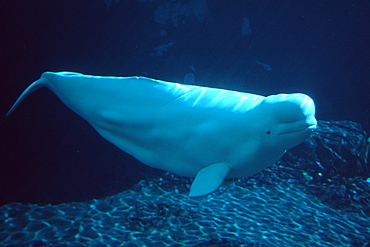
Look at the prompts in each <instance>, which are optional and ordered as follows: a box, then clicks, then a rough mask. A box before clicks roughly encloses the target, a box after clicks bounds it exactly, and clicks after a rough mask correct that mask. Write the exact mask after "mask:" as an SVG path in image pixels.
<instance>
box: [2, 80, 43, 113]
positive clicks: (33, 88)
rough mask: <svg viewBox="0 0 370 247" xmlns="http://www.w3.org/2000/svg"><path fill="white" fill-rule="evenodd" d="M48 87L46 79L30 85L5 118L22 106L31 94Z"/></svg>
mask: <svg viewBox="0 0 370 247" xmlns="http://www.w3.org/2000/svg"><path fill="white" fill-rule="evenodd" d="M45 85H46V80H45V79H44V78H42V77H41V78H40V79H38V80H37V81H35V82H34V83H32V84H31V85H29V86H28V87H27V88H26V90H24V91H23V93H22V94H21V95H20V96H19V97H18V99H17V100H16V101H15V103H14V104H13V106H12V107H11V108H10V110H9V111H8V112H7V113H6V115H5V117H8V116H9V115H10V114H12V112H13V111H14V110H15V109H16V108H17V107H18V106H19V105H20V103H21V102H22V101H23V100H24V99H25V98H26V97H27V96H28V95H30V94H31V93H33V92H34V91H36V90H37V89H39V88H42V87H44V86H45Z"/></svg>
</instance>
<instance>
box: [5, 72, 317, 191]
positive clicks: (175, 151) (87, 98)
mask: <svg viewBox="0 0 370 247" xmlns="http://www.w3.org/2000/svg"><path fill="white" fill-rule="evenodd" d="M41 87H46V88H48V89H50V90H51V91H52V92H54V93H55V94H56V95H57V96H58V98H59V99H60V100H61V101H63V103H64V104H65V105H66V106H67V107H69V108H70V109H71V110H72V111H74V112H75V113H77V114H78V115H80V116H81V117H82V118H84V119H85V120H86V121H87V122H89V123H90V124H91V125H92V126H93V127H94V129H95V130H96V131H97V132H98V133H99V134H100V135H101V136H102V137H103V138H105V139H106V140H108V141H109V142H111V143H112V144H114V145H115V146H117V147H118V148H120V149H121V150H123V151H124V152H126V153H128V154H130V155H132V156H133V157H135V158H136V159H137V160H139V161H140V162H142V163H144V164H146V165H148V166H151V167H154V168H158V169H162V170H165V171H168V172H172V173H175V174H178V175H181V176H186V177H192V178H194V180H193V182H192V184H191V186H190V193H189V195H188V196H190V197H199V196H205V195H208V194H211V193H213V192H214V191H216V190H217V189H218V188H219V187H220V186H221V185H222V183H223V181H224V180H225V179H226V178H241V177H247V176H250V175H253V174H255V173H258V172H260V171H262V170H263V169H265V168H266V167H267V166H269V165H272V164H274V163H275V162H277V161H278V160H279V159H280V158H281V157H282V156H283V154H284V153H285V152H286V150H287V149H290V148H293V147H295V146H297V145H298V144H300V143H302V142H303V141H304V140H305V139H306V138H307V137H309V136H310V134H311V133H312V131H313V130H314V129H315V128H316V125H317V121H316V119H315V105H314V102H313V100H312V99H311V98H310V97H309V96H307V95H305V94H302V93H291V94H284V93H281V94H276V95H270V96H261V95H256V94H251V93H243V92H237V91H231V90H224V89H218V88H210V87H201V86H195V85H184V84H179V83H173V82H166V81H161V80H155V79H150V78H146V77H140V76H131V77H113V76H93V75H84V74H80V73H75V72H45V73H43V74H42V76H41V77H40V79H38V80H36V81H35V82H33V83H32V84H31V85H30V86H29V87H28V88H27V89H26V90H25V91H24V92H23V93H22V94H21V95H20V96H19V98H18V99H17V100H16V102H15V103H14V105H13V106H12V107H11V108H10V110H9V111H8V113H7V114H6V116H9V115H10V114H11V113H12V112H13V111H14V110H15V109H16V108H17V107H18V105H19V104H20V103H21V102H22V101H23V100H24V99H25V98H26V97H27V96H28V95H29V94H31V93H32V92H33V91H35V90H37V89H39V88H41Z"/></svg>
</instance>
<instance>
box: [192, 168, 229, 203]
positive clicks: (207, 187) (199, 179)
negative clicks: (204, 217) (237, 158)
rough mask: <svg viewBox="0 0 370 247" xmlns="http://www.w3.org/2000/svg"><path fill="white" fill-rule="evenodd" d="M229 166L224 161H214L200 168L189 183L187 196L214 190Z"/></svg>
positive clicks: (219, 184) (200, 194)
mask: <svg viewBox="0 0 370 247" xmlns="http://www.w3.org/2000/svg"><path fill="white" fill-rule="evenodd" d="M230 170H231V169H230V167H229V165H228V164H227V163H225V162H219V163H214V164H212V165H209V166H206V167H204V168H203V169H201V170H200V171H199V172H198V174H197V176H196V177H195V179H194V181H193V183H192V184H191V188H190V193H189V197H198V196H205V195H208V194H211V193H212V192H214V191H216V190H217V189H218V188H219V187H220V186H221V184H222V183H223V181H224V180H225V178H226V176H227V174H228V173H229V172H230Z"/></svg>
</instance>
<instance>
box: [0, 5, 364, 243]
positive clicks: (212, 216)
mask: <svg viewBox="0 0 370 247" xmlns="http://www.w3.org/2000/svg"><path fill="white" fill-rule="evenodd" d="M369 11H370V6H369V4H368V3H367V1H360V0H358V1H352V0H342V1H335V3H334V2H333V1H329V0H324V1H287V2H280V1H273V0H271V1H254V0H251V1H236V0H235V1H228V0H223V1H222V0H221V1H210V0H175V1H170V0H157V1H156V0H152V1H149V0H147V1H146V0H121V1H118V0H112V1H109V0H105V1H104V0H91V1H89V2H88V3H87V2H86V1H82V0H73V1H72V0H67V1H60V2H55V1H46V0H41V1H27V2H25V1H21V0H15V1H7V2H5V3H2V7H1V9H0V16H1V17H0V18H1V22H0V30H1V33H2V38H1V40H0V51H1V54H2V55H1V59H0V61H1V68H2V69H1V71H0V75H1V81H2V83H1V89H0V98H1V104H0V109H1V112H2V114H3V115H5V113H6V112H7V110H8V109H9V108H10V106H11V104H12V103H13V102H14V100H15V99H16V97H17V96H18V95H19V94H20V92H21V91H22V90H23V89H24V88H25V87H26V86H27V85H29V84H30V83H31V82H33V81H34V80H36V79H37V78H39V76H40V75H41V73H42V72H45V71H77V72H81V73H85V74H95V75H116V76H130V75H142V76H147V77H152V78H156V79H161V80H167V81H175V82H180V83H183V82H185V83H188V84H194V85H200V86H211V87H219V88H225V89H232V90H237V91H243V92H250V93H255V94H260V95H269V94H276V93H280V92H285V93H291V92H302V93H305V94H308V95H309V96H311V97H312V98H313V99H314V101H315V104H316V108H317V114H316V118H317V119H319V120H325V121H328V122H325V121H321V122H320V128H319V129H318V130H317V131H316V132H315V134H314V135H313V136H312V138H310V139H309V140H307V141H306V142H305V143H304V144H302V145H300V146H299V147H297V148H295V149H293V150H290V151H288V153H287V154H286V155H285V156H284V157H283V159H282V160H281V161H280V162H278V163H277V164H275V165H274V166H272V167H270V168H268V169H267V170H266V171H264V172H262V173H259V174H256V175H255V176H253V177H251V178H245V179H241V180H229V181H226V182H225V185H224V186H223V187H222V189H221V190H220V191H218V192H216V193H214V194H212V195H210V196H207V197H205V198H201V199H189V198H187V197H186V194H187V192H188V189H189V188H188V187H189V184H190V182H191V180H190V179H185V178H182V177H176V176H173V175H171V174H166V173H164V172H162V171H158V170H155V169H152V168H149V167H146V166H144V165H143V164H141V163H140V162H138V161H137V160H135V159H134V158H132V157H130V156H129V155H127V154H125V153H123V152H122V151H120V150H118V149H117V148H115V147H114V146H112V145H111V144H109V143H107V142H106V141H104V140H103V139H102V138H101V137H100V136H99V135H98V134H97V133H95V131H94V130H93V129H92V128H91V127H90V126H89V125H88V124H87V123H86V122H85V121H84V120H82V119H80V118H79V117H78V116H76V115H75V114H74V113H72V112H71V111H70V110H69V109H68V108H66V107H65V106H64V105H63V104H62V103H61V102H60V101H59V99H57V98H56V97H55V96H54V95H53V94H52V93H51V92H49V91H47V90H39V91H37V92H35V93H34V94H32V95H31V96H30V97H29V98H28V99H27V100H25V101H24V103H22V105H21V106H20V107H19V108H18V109H17V111H16V112H15V113H14V114H13V115H12V116H11V117H9V118H7V119H3V120H2V121H1V122H0V135H1V136H0V145H1V146H0V188H1V190H0V204H1V205H2V206H1V207H0V243H1V245H5V246H6V245H16V246H45V245H52V244H53V245H54V246H60V245H63V244H66V245H73V246H78V244H80V245H81V246H91V245H97V246H104V245H111V246H115V245H119V244H122V245H123V246H161V245H163V246H164V245H168V246H176V244H177V245H178V246H184V245H185V246H186V245H187V246H366V244H368V245H369V243H370V230H369V229H370V227H369V226H370V222H369V221H370V220H369V215H370V211H369V210H370V209H369V205H370V201H369V200H370V199H369V198H370V183H369V182H370V180H369V178H370V168H369V162H368V159H369V158H368V156H369V142H368V134H366V132H367V133H369V131H370V112H369V107H368V106H369V105H370V98H369V95H370V87H369V78H370V72H369V69H368V68H369V67H370V61H369V57H370V54H369V51H370V50H369V38H370V32H369V28H368V23H370V17H369V14H368V13H369ZM344 120H346V121H344ZM349 121H351V122H349Z"/></svg>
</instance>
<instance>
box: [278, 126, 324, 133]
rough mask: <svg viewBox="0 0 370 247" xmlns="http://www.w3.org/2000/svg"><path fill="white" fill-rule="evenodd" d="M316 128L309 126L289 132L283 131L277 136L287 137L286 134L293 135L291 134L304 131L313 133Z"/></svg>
mask: <svg viewBox="0 0 370 247" xmlns="http://www.w3.org/2000/svg"><path fill="white" fill-rule="evenodd" d="M316 128H317V125H316V124H311V125H309V126H307V127H304V128H299V129H296V130H290V131H284V132H282V133H279V134H278V135H287V134H293V133H299V132H304V131H311V132H312V131H314V130H315V129H316Z"/></svg>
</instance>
